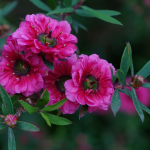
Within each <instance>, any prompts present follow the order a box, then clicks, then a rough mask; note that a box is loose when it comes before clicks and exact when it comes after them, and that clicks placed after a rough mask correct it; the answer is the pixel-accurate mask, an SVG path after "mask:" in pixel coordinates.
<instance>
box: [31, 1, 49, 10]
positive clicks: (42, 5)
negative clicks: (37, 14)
mask: <svg viewBox="0 0 150 150" xmlns="http://www.w3.org/2000/svg"><path fill="white" fill-rule="evenodd" d="M30 2H32V3H33V4H34V5H35V6H36V7H38V8H39V9H41V10H43V11H45V12H49V11H51V9H50V8H49V7H48V6H47V5H46V4H45V3H43V2H42V1H41V0H30Z"/></svg>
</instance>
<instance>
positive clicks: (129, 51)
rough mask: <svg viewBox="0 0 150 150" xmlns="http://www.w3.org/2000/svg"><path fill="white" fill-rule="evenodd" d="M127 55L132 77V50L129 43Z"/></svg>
mask: <svg viewBox="0 0 150 150" xmlns="http://www.w3.org/2000/svg"><path fill="white" fill-rule="evenodd" d="M127 48H128V53H129V57H130V69H131V75H132V76H134V68H133V61H132V49H131V45H130V43H127Z"/></svg>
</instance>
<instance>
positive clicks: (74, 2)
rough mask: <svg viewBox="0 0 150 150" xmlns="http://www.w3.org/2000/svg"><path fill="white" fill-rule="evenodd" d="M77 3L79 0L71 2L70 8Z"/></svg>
mask: <svg viewBox="0 0 150 150" xmlns="http://www.w3.org/2000/svg"><path fill="white" fill-rule="evenodd" d="M78 2H79V0H72V4H71V6H74V5H75V4H77V3H78Z"/></svg>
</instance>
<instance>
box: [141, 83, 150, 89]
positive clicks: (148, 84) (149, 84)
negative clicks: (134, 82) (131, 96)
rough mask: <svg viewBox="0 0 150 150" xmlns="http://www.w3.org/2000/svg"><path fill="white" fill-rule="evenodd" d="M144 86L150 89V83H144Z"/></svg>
mask: <svg viewBox="0 0 150 150" xmlns="http://www.w3.org/2000/svg"><path fill="white" fill-rule="evenodd" d="M142 87H145V88H147V89H150V83H143V85H142Z"/></svg>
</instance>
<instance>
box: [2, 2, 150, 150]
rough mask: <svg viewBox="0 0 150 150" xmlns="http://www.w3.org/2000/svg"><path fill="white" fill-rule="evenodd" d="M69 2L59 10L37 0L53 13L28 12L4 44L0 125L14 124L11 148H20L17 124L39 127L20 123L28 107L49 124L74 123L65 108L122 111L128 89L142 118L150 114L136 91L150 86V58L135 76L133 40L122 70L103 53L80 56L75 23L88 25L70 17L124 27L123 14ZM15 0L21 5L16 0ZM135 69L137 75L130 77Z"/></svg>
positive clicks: (32, 128) (10, 132) (70, 110)
mask: <svg viewBox="0 0 150 150" xmlns="http://www.w3.org/2000/svg"><path fill="white" fill-rule="evenodd" d="M68 1H69V2H70V3H69V4H68ZM68 1H64V5H63V7H57V9H55V10H53V11H52V10H50V8H49V7H48V6H47V5H46V4H45V3H43V2H41V1H40V0H35V1H31V2H32V3H34V4H35V5H36V6H37V7H39V8H40V9H43V10H44V11H46V12H47V15H44V14H41V13H40V14H36V15H35V14H32V15H26V17H25V20H24V21H22V22H21V23H20V26H19V28H18V29H17V30H16V31H15V32H13V33H11V35H9V36H8V37H7V40H6V44H4V46H3V52H2V56H3V58H2V60H1V62H0V84H1V85H0V93H1V98H2V100H3V104H2V112H3V115H0V118H1V119H2V122H0V129H3V128H5V127H7V126H8V148H9V149H13V150H14V149H16V146H15V140H14V134H13V130H12V129H13V128H16V127H18V128H20V129H22V130H26V131H39V128H38V127H36V126H34V125H32V124H29V123H26V122H22V121H19V118H20V116H21V114H22V113H23V112H26V111H27V112H29V113H30V114H32V113H39V114H40V115H41V116H42V117H43V119H44V120H45V121H46V122H47V124H48V125H49V126H51V124H56V125H69V124H71V123H72V122H71V121H70V120H68V119H65V118H63V117H59V115H60V113H61V112H62V113H63V114H73V113H75V111H76V110H77V109H78V108H79V106H80V105H81V109H80V113H79V118H81V117H83V116H84V115H85V114H86V113H87V112H89V113H92V112H93V111H96V110H97V109H102V110H107V109H108V107H109V106H110V105H111V109H112V111H113V113H114V115H116V113H117V112H118V111H119V109H120V107H121V109H123V107H124V106H125V105H126V104H124V102H122V105H123V106H121V99H122V93H124V94H126V96H128V97H130V98H131V99H132V100H133V102H132V103H133V104H134V107H135V109H136V111H137V113H138V114H139V116H140V118H141V120H142V121H144V114H143V110H144V111H146V112H147V113H148V114H150V110H149V109H148V108H147V107H146V106H145V105H147V104H149V103H144V101H142V100H140V101H139V99H140V98H139V97H138V96H137V94H136V90H135V89H139V90H140V89H142V88H147V89H150V83H145V82H144V79H145V78H146V77H147V76H148V75H149V74H150V70H149V67H150V62H148V63H147V64H146V65H145V66H144V67H143V68H142V69H141V70H140V71H139V72H138V73H136V74H134V67H133V62H132V50H131V46H130V44H129V43H127V45H126V48H125V50H124V52H123V55H122V58H121V64H120V69H115V68H114V66H113V65H112V64H111V63H108V61H106V60H104V59H101V58H100V57H99V56H98V55H97V54H92V55H90V56H87V55H84V54H80V55H79V54H78V53H77V47H76V45H75V44H76V43H77V42H78V39H77V37H76V36H74V35H73V34H71V25H72V27H74V28H75V29H77V27H78V26H80V27H82V28H84V27H83V26H82V25H81V24H80V23H77V22H76V26H75V24H71V19H72V18H71V17H70V15H71V14H73V13H77V14H79V15H82V16H88V17H96V18H99V19H101V20H104V21H106V22H109V23H113V24H117V25H122V24H121V23H120V22H119V21H117V20H116V19H114V18H113V17H111V16H113V15H117V14H119V13H118V12H116V11H98V10H94V9H92V8H89V7H87V6H82V4H83V2H84V0H79V1H76V0H73V2H72V4H71V1H70V0H68ZM12 4H13V6H14V7H15V6H16V2H15V3H12ZM67 5H69V7H68V6H67ZM66 6H67V7H66ZM71 6H72V7H71ZM79 7H80V9H79ZM2 12H3V9H2ZM4 12H5V11H4ZM58 14H60V15H58ZM4 16H5V15H3V17H4ZM65 20H66V21H65ZM69 23H70V24H71V25H70V24H69ZM84 29H85V28H84ZM129 69H130V71H131V78H130V79H129V80H128V81H126V76H127V74H128V73H129ZM115 80H117V81H118V84H117V85H115V84H113V83H114V82H115ZM145 81H146V80H145ZM141 86H142V87H141ZM129 89H131V90H129ZM8 94H9V95H8ZM120 95H121V99H120ZM138 98H139V99H138ZM126 99H128V98H126ZM16 101H18V102H19V103H20V106H19V107H18V108H17V110H15V111H14V108H13V104H14V103H15V102H16ZM142 102H143V103H142ZM127 105H128V106H129V104H127ZM132 106H133V105H132ZM54 110H59V111H58V114H57V115H54V114H51V113H49V112H51V111H54ZM131 110H132V108H130V111H131Z"/></svg>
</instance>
